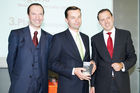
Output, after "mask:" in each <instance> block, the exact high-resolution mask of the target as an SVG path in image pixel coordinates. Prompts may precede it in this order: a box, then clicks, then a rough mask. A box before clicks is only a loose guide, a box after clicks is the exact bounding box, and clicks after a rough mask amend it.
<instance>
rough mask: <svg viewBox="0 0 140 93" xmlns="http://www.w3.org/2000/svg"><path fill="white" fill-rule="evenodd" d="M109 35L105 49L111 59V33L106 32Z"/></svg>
mask: <svg viewBox="0 0 140 93" xmlns="http://www.w3.org/2000/svg"><path fill="white" fill-rule="evenodd" d="M107 34H108V35H109V37H108V40H107V49H108V52H109V54H110V57H111V58H112V56H113V42H112V38H111V36H110V35H111V32H108V33H107Z"/></svg>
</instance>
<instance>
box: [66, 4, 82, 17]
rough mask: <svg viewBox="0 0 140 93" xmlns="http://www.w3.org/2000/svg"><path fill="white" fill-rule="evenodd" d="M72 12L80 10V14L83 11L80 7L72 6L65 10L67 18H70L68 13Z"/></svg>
mask: <svg viewBox="0 0 140 93" xmlns="http://www.w3.org/2000/svg"><path fill="white" fill-rule="evenodd" d="M70 10H80V12H81V9H80V8H79V7H76V6H70V7H68V8H67V9H66V10H65V18H67V17H68V11H70Z"/></svg>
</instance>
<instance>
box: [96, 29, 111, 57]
mask: <svg viewBox="0 0 140 93" xmlns="http://www.w3.org/2000/svg"><path fill="white" fill-rule="evenodd" d="M97 43H98V44H99V45H98V47H100V49H99V51H100V53H101V54H100V55H103V57H105V59H111V57H110V54H109V52H108V50H107V46H106V44H105V40H104V36H103V31H102V32H101V33H100V35H99V38H98V39H97ZM104 55H106V56H104Z"/></svg>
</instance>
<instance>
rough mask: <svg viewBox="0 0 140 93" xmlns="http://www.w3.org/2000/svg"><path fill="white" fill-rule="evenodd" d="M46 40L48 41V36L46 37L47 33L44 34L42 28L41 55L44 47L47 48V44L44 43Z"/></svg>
mask: <svg viewBox="0 0 140 93" xmlns="http://www.w3.org/2000/svg"><path fill="white" fill-rule="evenodd" d="M46 42H48V37H47V34H45V33H44V32H43V30H41V37H40V42H39V43H40V47H41V48H40V49H41V57H42V56H43V55H44V51H45V49H48V48H47V46H46V45H47V44H46Z"/></svg>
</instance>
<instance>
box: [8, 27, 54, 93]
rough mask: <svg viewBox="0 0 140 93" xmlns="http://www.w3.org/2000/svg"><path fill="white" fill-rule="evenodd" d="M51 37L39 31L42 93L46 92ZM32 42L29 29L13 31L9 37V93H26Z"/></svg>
mask: <svg viewBox="0 0 140 93" xmlns="http://www.w3.org/2000/svg"><path fill="white" fill-rule="evenodd" d="M51 39H52V35H50V34H49V33H47V32H45V31H44V30H41V37H40V41H39V43H41V44H40V50H41V54H40V57H41V58H40V62H41V66H42V68H41V70H42V74H41V75H42V79H43V83H42V89H43V93H47V92H48V72H47V71H48V70H47V69H48V66H47V65H48V62H47V60H48V53H49V48H50V44H51ZM33 46H34V45H33V42H32V38H31V35H30V30H29V27H28V26H27V27H25V28H21V29H17V30H13V31H11V33H10V36H9V45H8V56H7V63H8V70H9V75H10V79H11V86H10V90H9V93H27V91H29V90H28V89H29V85H30V83H31V80H32V73H33V55H34V54H33Z"/></svg>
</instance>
